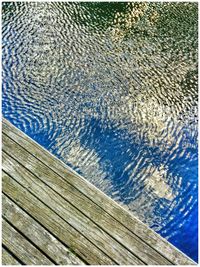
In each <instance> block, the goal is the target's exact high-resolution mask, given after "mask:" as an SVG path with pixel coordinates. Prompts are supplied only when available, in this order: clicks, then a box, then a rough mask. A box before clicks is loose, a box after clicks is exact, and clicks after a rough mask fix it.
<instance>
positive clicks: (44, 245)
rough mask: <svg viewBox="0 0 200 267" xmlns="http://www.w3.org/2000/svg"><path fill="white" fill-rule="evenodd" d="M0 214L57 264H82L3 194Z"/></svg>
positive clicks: (82, 263)
mask: <svg viewBox="0 0 200 267" xmlns="http://www.w3.org/2000/svg"><path fill="white" fill-rule="evenodd" d="M2 204H3V205H2V215H3V216H4V218H6V220H7V221H8V222H10V223H12V224H13V225H14V226H15V228H16V229H17V230H19V231H20V232H21V233H23V234H24V235H25V236H26V237H27V238H28V239H29V240H31V241H32V242H33V243H34V244H35V245H36V246H37V247H38V248H40V250H41V251H43V252H44V253H45V254H47V255H48V256H49V258H51V259H52V261H54V262H55V263H56V264H57V265H84V262H83V261H81V260H80V259H79V258H78V257H77V256H75V255H74V254H73V253H72V252H71V251H70V250H69V249H68V248H66V247H65V246H64V245H63V244H62V243H61V242H60V241H58V240H57V239H56V238H55V237H54V236H53V235H52V234H50V233H49V232H48V231H47V230H45V229H44V228H43V227H42V226H41V225H40V224H39V223H37V222H36V221H35V220H34V219H33V218H31V217H30V216H29V215H28V214H27V213H26V212H24V211H23V210H22V209H21V208H20V207H18V206H17V205H16V204H15V203H14V202H13V201H11V200H10V199H9V198H8V197H6V196H5V195H3V196H2Z"/></svg>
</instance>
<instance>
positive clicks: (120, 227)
mask: <svg viewBox="0 0 200 267" xmlns="http://www.w3.org/2000/svg"><path fill="white" fill-rule="evenodd" d="M3 133H5V134H6V135H7V136H9V137H10V138H11V139H13V140H14V141H16V142H17V143H18V144H20V145H21V146H22V147H23V148H25V149H26V150H27V152H28V153H29V154H32V155H34V157H35V158H34V157H33V156H32V155H31V156H29V157H28V160H26V164H24V163H23V164H24V165H25V166H26V168H31V171H33V165H34V164H36V163H37V165H38V164H39V167H36V168H35V167H34V168H35V169H34V174H36V175H37V177H38V178H40V179H41V181H43V182H44V183H45V184H46V185H48V186H49V187H51V189H53V190H54V191H56V192H57V194H60V195H62V197H63V198H65V200H66V201H67V202H68V203H70V204H72V205H73V206H76V203H77V209H79V210H80V212H81V213H82V214H84V215H85V216H86V217H87V218H90V220H92V221H93V222H94V223H95V224H96V225H98V226H99V227H101V228H102V230H103V231H105V232H106V233H107V232H108V231H110V229H111V231H110V232H111V233H112V235H113V238H114V239H116V240H117V242H119V243H121V244H123V246H124V247H126V248H127V249H129V250H130V251H131V252H132V253H133V254H134V253H136V254H137V247H138V244H137V245H136V243H137V242H139V240H140V246H139V247H138V249H140V250H141V251H142V252H140V253H139V254H138V255H140V257H142V261H144V262H145V263H148V260H149V259H150V263H148V264H152V263H153V264H154V261H156V263H155V264H158V263H160V261H162V260H163V262H164V263H161V264H169V263H170V262H172V263H174V264H179V265H185V264H186V265H192V264H195V262H193V261H192V260H191V259H189V258H188V257H187V256H186V255H184V254H183V253H182V252H180V251H179V250H177V249H176V248H175V247H174V246H172V245H171V244H170V243H168V242H167V241H166V240H165V239H163V238H161V237H160V236H159V235H158V234H156V233H155V232H154V231H152V230H151V229H150V228H148V227H147V226H146V225H144V224H143V223H142V222H140V221H139V220H138V219H136V218H135V217H134V216H132V214H131V213H129V212H127V211H126V210H125V209H124V208H121V207H120V206H119V205H118V204H117V203H116V202H115V201H113V200H112V199H110V198H109V197H107V196H106V195H105V194H103V193H102V192H101V191H100V190H98V189H97V188H96V187H94V186H93V185H92V184H90V183H89V182H87V181H86V180H85V179H84V178H83V177H81V176H80V175H78V174H76V173H75V172H73V170H71V169H70V168H69V167H67V166H66V165H65V164H64V163H63V162H61V161H60V160H58V159H57V158H55V157H54V156H53V155H51V154H50V153H49V152H48V151H47V150H45V149H43V148H42V147H41V146H39V145H38V144H37V143H36V142H34V141H33V140H32V139H30V138H29V137H27V136H26V135H25V134H23V133H22V132H21V131H20V130H18V129H17V128H15V127H14V126H13V125H12V124H10V123H9V122H8V121H7V120H5V119H3ZM9 149H10V150H9V151H10V152H9V151H8V150H7V152H8V153H11V152H12V147H10V148H9ZM17 150H18V149H17ZM20 151H21V152H22V151H23V152H24V150H20ZM17 155H19V154H17ZM33 158H34V159H33ZM36 158H37V159H39V160H37V159H36ZM23 159H24V158H23V157H21V156H20V157H19V160H23ZM30 159H31V160H30ZM29 160H30V161H31V164H29V163H27V161H29ZM38 162H39V163H38ZM40 170H42V175H41V173H40ZM52 176H53V177H54V178H55V177H56V182H55V181H53V180H52ZM57 182H58V184H57ZM68 194H69V196H68ZM73 197H74V200H73ZM85 205H88V208H87V209H85V210H84V206H85ZM96 212H97V213H98V216H96V215H95V213H96ZM110 218H112V222H111V227H110V228H109V227H108V224H109V220H110ZM100 222H102V223H100ZM113 228H114V230H113ZM118 231H119V234H118ZM131 240H132V241H131ZM133 240H135V241H136V243H134V242H133ZM131 242H132V243H134V244H135V245H132V243H131ZM128 246H129V248H128ZM147 247H148V248H149V249H147V250H145V249H146V248H147ZM152 249H153V250H154V252H153V253H152ZM144 254H145V256H144V257H143V256H142V255H144ZM160 254H161V255H163V257H162V256H161V255H160ZM138 255H137V256H138ZM156 256H158V257H157V259H156ZM166 258H167V259H166Z"/></svg>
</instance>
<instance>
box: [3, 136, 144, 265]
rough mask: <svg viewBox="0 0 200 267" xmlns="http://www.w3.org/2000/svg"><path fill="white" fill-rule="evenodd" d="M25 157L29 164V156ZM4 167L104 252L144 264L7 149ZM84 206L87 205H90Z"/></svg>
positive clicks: (134, 262)
mask: <svg viewBox="0 0 200 267" xmlns="http://www.w3.org/2000/svg"><path fill="white" fill-rule="evenodd" d="M4 142H5V140H4ZM6 147H7V146H6ZM26 160H27V162H28V164H29V166H30V160H29V157H28V158H27V159H26ZM3 170H4V171H6V172H7V173H8V174H9V175H13V177H14V178H15V179H16V180H17V181H18V182H19V183H20V184H22V185H23V186H24V187H25V188H26V189H27V190H28V191H29V192H31V193H32V194H33V195H35V196H36V197H38V198H39V199H40V201H42V202H43V203H45V204H46V205H47V206H49V208H51V209H52V210H53V211H55V212H56V213H57V214H58V215H59V216H60V217H61V218H63V219H64V220H65V221H66V222H67V223H69V224H70V225H71V226H72V227H73V228H74V229H75V230H76V231H77V232H80V233H81V234H82V235H83V236H85V238H87V239H88V240H90V241H91V243H93V244H94V245H95V246H96V247H98V248H99V249H100V250H102V251H103V252H104V253H105V254H107V255H109V256H110V257H111V258H112V259H113V260H115V261H116V262H117V263H118V264H143V261H142V260H139V259H138V258H137V257H135V256H134V255H133V254H132V253H130V252H129V251H128V250H127V249H125V248H124V247H123V246H122V245H121V244H120V243H118V242H117V241H116V240H115V239H113V238H112V237H111V236H110V235H108V234H107V233H106V232H105V231H103V230H102V229H101V228H99V227H98V226H97V225H96V224H95V223H93V222H92V221H91V220H90V219H89V218H88V217H86V216H85V215H84V214H82V213H81V212H80V211H79V210H78V209H76V208H75V207H74V206H72V205H71V204H70V203H69V202H67V201H66V200H65V199H64V198H63V197H61V196H60V195H58V194H57V193H56V192H55V191H53V190H52V189H51V188H50V187H46V186H45V184H44V183H43V182H42V181H41V180H40V179H38V178H37V177H36V176H34V175H33V174H32V173H31V172H29V171H28V170H27V169H25V168H24V167H23V166H22V165H20V164H19V163H17V162H16V161H15V160H14V159H13V158H11V157H10V156H9V155H7V154H5V153H3ZM85 208H87V206H86V207H85ZM96 216H97V219H98V214H96ZM110 230H111V229H110ZM91 251H92V250H91Z"/></svg>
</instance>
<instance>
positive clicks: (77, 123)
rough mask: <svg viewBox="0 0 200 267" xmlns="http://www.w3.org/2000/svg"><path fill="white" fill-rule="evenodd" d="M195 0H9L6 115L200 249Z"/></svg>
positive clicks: (192, 249)
mask: <svg viewBox="0 0 200 267" xmlns="http://www.w3.org/2000/svg"><path fill="white" fill-rule="evenodd" d="M197 17H198V6H197V3H153V2H150V3H145V2H137V3H136V2H132V3H125V2H124V3H120V2H118V3H114V2H112V3H106V2H104V3H101V2H94V3H93V2H87V3H84V2H79V3H77V2H76V3H73V2H71V3H67V2H65V3H60V2H52V3H45V2H41V3H40V2H37V3H32V2H21V3H20V2H16V3H12V2H9V3H3V5H2V67H3V69H2V77H3V78H2V79H3V80H2V87H3V93H2V110H3V116H4V117H5V118H7V119H8V120H9V121H11V122H12V123H13V124H14V125H15V126H17V127H18V128H19V129H21V130H22V131H23V132H25V133H26V134H28V135H29V136H30V137H31V138H33V139H34V140H36V141H37V142H38V143H40V144H41V145H42V146H44V147H45V148H47V149H48V150H49V151H50V152H51V153H53V154H54V155H56V156H57V157H58V158H60V159H61V160H62V161H64V162H65V163H66V164H67V165H68V166H70V167H72V168H73V169H74V170H75V171H77V172H78V173H80V174H81V175H83V176H84V177H85V178H86V179H88V180H89V181H90V182H91V183H93V184H94V185H96V186H97V187H98V188H99V189H101V190H102V191H104V192H105V193H106V194H107V195H109V196H110V197H111V198H113V199H114V200H116V201H117V202H118V203H120V204H121V205H123V206H124V207H125V208H127V209H128V210H130V211H131V212H132V213H133V214H134V215H135V216H137V217H138V218H139V219H140V220H142V221H143V222H144V223H146V224H147V225H148V226H149V227H151V228H152V229H154V230H155V231H156V232H157V233H159V234H160V235H162V236H163V237H165V238H166V239H167V240H169V241H170V242H171V243H172V244H174V245H175V246H176V247H177V248H179V249H180V250H182V251H183V252H184V253H186V254H187V255H189V256H190V257H192V258H193V259H194V260H196V261H197V246H198V236H197V228H198V144H197V135H198V133H197V105H198V87H197V82H198V77H197V76H198V71H197V52H198V41H197V31H198V30H197V29H198V26H197V21H198V19H197Z"/></svg>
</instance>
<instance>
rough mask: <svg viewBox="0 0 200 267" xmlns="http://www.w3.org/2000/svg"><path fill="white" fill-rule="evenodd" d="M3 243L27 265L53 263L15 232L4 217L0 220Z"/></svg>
mask: <svg viewBox="0 0 200 267" xmlns="http://www.w3.org/2000/svg"><path fill="white" fill-rule="evenodd" d="M2 239H3V244H4V245H5V246H6V247H8V248H9V250H10V251H11V252H13V253H14V254H15V255H17V257H18V258H19V259H20V260H21V261H22V262H23V263H25V264H27V265H32V264H34V265H52V264H53V263H52V262H51V261H50V260H49V259H48V258H47V257H46V256H45V255H44V254H42V253H41V252H40V251H39V250H38V249H37V248H36V247H34V246H33V245H32V244H31V243H30V242H29V241H28V240H27V239H25V238H24V237H23V236H22V235H21V234H20V233H19V232H17V231H16V230H15V229H14V228H13V227H12V226H11V225H9V224H8V223H7V222H6V221H5V220H4V219H3V220H2Z"/></svg>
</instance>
